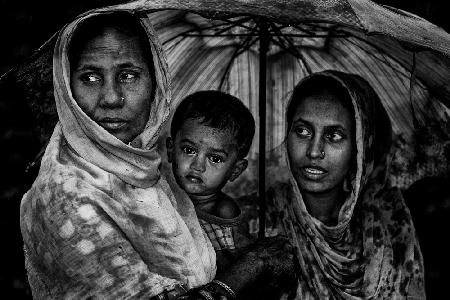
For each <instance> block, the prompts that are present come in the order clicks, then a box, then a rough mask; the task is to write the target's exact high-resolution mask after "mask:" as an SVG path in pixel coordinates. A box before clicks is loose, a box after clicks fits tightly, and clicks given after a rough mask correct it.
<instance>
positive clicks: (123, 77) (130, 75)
mask: <svg viewBox="0 0 450 300" xmlns="http://www.w3.org/2000/svg"><path fill="white" fill-rule="evenodd" d="M138 77H139V75H138V74H137V73H136V72H130V71H126V72H122V73H120V75H119V80H120V81H121V82H125V83H132V82H134V81H136V80H137V78H138Z"/></svg>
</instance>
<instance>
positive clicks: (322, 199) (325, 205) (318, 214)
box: [302, 188, 345, 226]
mask: <svg viewBox="0 0 450 300" xmlns="http://www.w3.org/2000/svg"><path fill="white" fill-rule="evenodd" d="M302 196H303V201H304V202H305V206H306V209H307V210H308V212H309V213H310V214H311V215H312V216H313V217H314V218H316V219H318V220H320V221H321V222H322V223H324V224H325V225H328V226H335V225H337V223H338V217H339V211H340V209H341V207H342V204H343V203H344V200H345V192H344V191H343V190H342V189H340V188H339V189H338V188H336V189H333V190H331V191H327V192H323V193H308V192H302Z"/></svg>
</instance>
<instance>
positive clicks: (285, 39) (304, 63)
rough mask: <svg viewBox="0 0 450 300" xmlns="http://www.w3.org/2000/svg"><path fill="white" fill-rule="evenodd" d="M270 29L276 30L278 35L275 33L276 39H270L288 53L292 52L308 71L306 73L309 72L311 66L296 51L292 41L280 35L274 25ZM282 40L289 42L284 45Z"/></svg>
mask: <svg viewBox="0 0 450 300" xmlns="http://www.w3.org/2000/svg"><path fill="white" fill-rule="evenodd" d="M272 29H273V30H274V31H275V32H278V35H275V36H274V38H277V39H278V41H277V40H275V39H272V41H273V42H274V43H276V44H277V45H278V46H280V47H281V48H282V49H284V50H286V51H288V52H289V53H291V54H293V55H294V57H297V58H298V59H299V60H300V61H301V62H302V64H303V66H304V67H305V69H306V71H307V72H308V74H311V68H310V67H309V66H308V64H307V63H306V60H305V58H304V57H303V55H302V54H301V53H300V52H299V51H298V49H297V47H296V46H295V45H294V43H293V42H292V40H290V39H289V38H288V37H285V36H283V35H282V32H281V31H279V29H278V28H277V27H276V26H273V27H272ZM284 42H287V43H288V44H289V46H290V47H289V46H286V45H285V43H284Z"/></svg>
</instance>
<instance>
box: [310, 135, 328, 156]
mask: <svg viewBox="0 0 450 300" xmlns="http://www.w3.org/2000/svg"><path fill="white" fill-rule="evenodd" d="M306 154H307V155H308V157H309V158H311V159H317V158H324V157H325V150H324V145H323V142H322V141H321V139H319V138H314V139H312V140H311V142H310V144H309V147H308V151H307V153H306Z"/></svg>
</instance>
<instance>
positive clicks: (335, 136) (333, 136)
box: [327, 132, 344, 142]
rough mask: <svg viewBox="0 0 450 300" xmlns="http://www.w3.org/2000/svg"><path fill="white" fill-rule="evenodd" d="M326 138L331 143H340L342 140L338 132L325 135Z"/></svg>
mask: <svg viewBox="0 0 450 300" xmlns="http://www.w3.org/2000/svg"><path fill="white" fill-rule="evenodd" d="M327 138H328V140H330V141H332V142H340V141H341V140H343V139H344V135H343V134H342V133H340V132H331V133H328V134H327Z"/></svg>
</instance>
